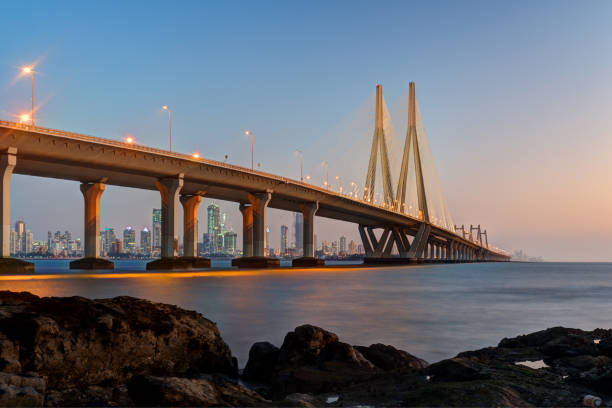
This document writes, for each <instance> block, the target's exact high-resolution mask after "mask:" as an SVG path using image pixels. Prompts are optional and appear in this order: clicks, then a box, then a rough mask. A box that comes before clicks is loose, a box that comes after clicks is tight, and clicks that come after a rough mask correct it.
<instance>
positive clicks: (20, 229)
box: [15, 220, 26, 254]
mask: <svg viewBox="0 0 612 408" xmlns="http://www.w3.org/2000/svg"><path fill="white" fill-rule="evenodd" d="M15 232H16V233H17V237H16V240H15V242H16V246H15V253H17V254H20V253H22V252H24V251H25V246H26V245H25V244H26V243H25V240H26V234H25V232H26V229H25V222H23V221H21V220H19V221H17V222H16V223H15Z"/></svg>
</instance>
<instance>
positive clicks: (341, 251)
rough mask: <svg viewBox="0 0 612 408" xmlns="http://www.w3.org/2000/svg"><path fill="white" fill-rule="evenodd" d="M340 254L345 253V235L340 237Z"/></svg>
mask: <svg viewBox="0 0 612 408" xmlns="http://www.w3.org/2000/svg"><path fill="white" fill-rule="evenodd" d="M339 254H340V255H346V237H345V236H344V235H343V236H341V237H340V253H339Z"/></svg>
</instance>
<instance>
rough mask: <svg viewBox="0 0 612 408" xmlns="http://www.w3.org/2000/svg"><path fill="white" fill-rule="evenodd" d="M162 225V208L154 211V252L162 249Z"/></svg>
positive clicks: (152, 242)
mask: <svg viewBox="0 0 612 408" xmlns="http://www.w3.org/2000/svg"><path fill="white" fill-rule="evenodd" d="M161 223H162V212H161V209H160V208H154V209H153V230H152V236H151V244H152V247H153V248H152V250H153V251H155V250H160V249H161Z"/></svg>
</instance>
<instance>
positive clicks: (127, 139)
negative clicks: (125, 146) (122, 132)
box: [125, 136, 134, 144]
mask: <svg viewBox="0 0 612 408" xmlns="http://www.w3.org/2000/svg"><path fill="white" fill-rule="evenodd" d="M125 143H129V144H132V143H134V138H133V137H132V136H128V137H126V138H125Z"/></svg>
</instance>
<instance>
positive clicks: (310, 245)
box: [300, 202, 319, 258]
mask: <svg viewBox="0 0 612 408" xmlns="http://www.w3.org/2000/svg"><path fill="white" fill-rule="evenodd" d="M318 209H319V203H318V202H316V203H308V204H301V205H300V210H301V211H302V215H303V218H304V254H303V256H304V257H305V258H307V257H308V258H312V257H314V252H315V247H314V218H315V214H316V213H317V210H318Z"/></svg>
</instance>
